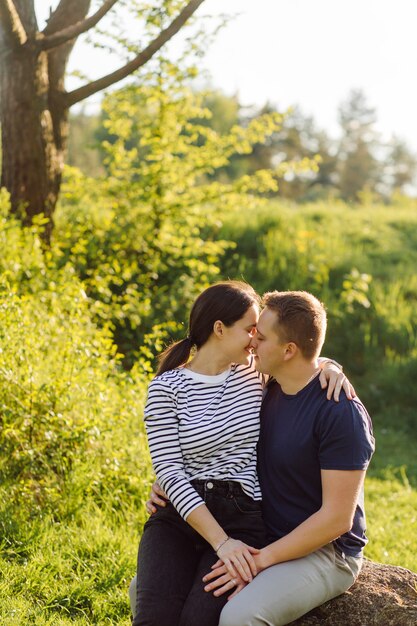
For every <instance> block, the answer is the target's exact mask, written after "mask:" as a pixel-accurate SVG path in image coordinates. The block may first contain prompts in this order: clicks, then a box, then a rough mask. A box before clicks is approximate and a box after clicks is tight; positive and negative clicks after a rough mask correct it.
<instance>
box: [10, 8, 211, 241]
mask: <svg viewBox="0 0 417 626" xmlns="http://www.w3.org/2000/svg"><path fill="white" fill-rule="evenodd" d="M117 1H118V0H102V3H101V5H100V7H99V9H98V10H97V11H96V12H95V13H94V14H93V15H91V16H90V17H88V18H87V17H86V16H87V14H88V11H89V9H90V4H91V0H60V2H59V3H58V5H57V7H56V9H55V11H54V12H53V13H52V14H51V17H50V18H49V20H48V25H47V26H46V28H45V29H44V30H43V31H42V32H40V31H39V30H38V26H37V21H36V14H35V6H34V0H0V94H1V99H0V123H1V129H2V131H1V132H2V168H1V169H2V171H1V185H2V186H3V187H6V189H7V190H8V191H9V193H10V197H11V204H12V210H13V211H14V212H15V213H17V214H18V215H19V216H20V217H21V218H22V219H23V221H24V222H25V223H27V224H30V223H31V222H32V220H33V218H34V217H35V216H36V215H39V214H41V213H43V214H44V215H45V217H47V218H48V220H49V221H48V223H47V224H46V227H45V240H46V241H47V242H48V241H49V239H50V235H51V232H52V228H53V215H54V211H55V206H56V203H57V200H58V195H59V189H60V185H61V179H62V171H63V167H64V158H65V153H66V148H67V138H68V111H69V108H70V107H71V106H72V105H74V104H76V103H77V102H80V101H81V100H83V99H84V98H87V97H89V96H91V95H93V94H94V93H98V92H99V91H101V90H103V89H106V88H107V87H110V86H111V85H113V84H115V83H116V82H118V81H119V80H122V79H123V78H126V77H127V76H129V75H130V74H131V73H132V72H134V71H135V70H137V69H138V68H139V67H141V66H142V65H144V64H145V63H146V62H147V61H148V60H149V59H150V58H152V56H153V55H154V54H155V53H156V52H157V51H158V50H160V49H161V47H162V46H163V45H164V44H165V43H166V42H167V41H169V39H171V37H173V35H175V34H176V33H177V32H178V31H179V30H180V29H181V28H182V26H183V25H184V24H185V22H186V21H187V20H188V19H189V17H190V16H191V15H192V14H193V13H194V12H195V11H196V10H197V8H198V7H199V6H200V4H202V2H203V1H204V0H189V1H188V2H187V3H186V4H185V6H184V7H183V9H182V10H181V11H180V12H179V14H178V15H177V16H176V17H175V18H174V19H173V20H172V22H171V23H170V24H169V25H168V26H167V27H166V28H164V29H162V30H161V31H160V32H159V34H158V35H157V36H156V37H155V38H154V39H153V40H151V41H150V42H149V44H148V45H147V46H146V47H145V48H144V49H143V50H142V51H141V52H140V53H139V54H138V55H137V56H136V57H135V58H134V59H132V60H131V61H129V62H128V63H126V64H125V65H124V66H122V67H121V68H119V69H118V70H116V71H114V72H111V73H110V74H107V75H105V76H103V77H102V78H100V79H98V80H95V81H92V82H91V83H88V84H87V85H84V86H83V87H81V88H79V89H75V90H74V91H72V92H70V93H67V92H66V91H65V85H64V77H65V68H66V65H67V61H68V58H69V55H70V53H71V50H72V48H73V46H74V43H75V41H76V39H77V37H78V36H79V35H81V34H82V33H84V32H87V31H88V30H89V29H90V28H93V27H94V26H95V25H96V24H97V23H98V22H99V21H100V20H101V19H102V18H103V17H104V15H106V14H107V13H108V12H109V11H110V9H111V8H112V7H113V6H114V5H116V3H117ZM168 4H169V3H168Z"/></svg>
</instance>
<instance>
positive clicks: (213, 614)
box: [180, 480, 266, 626]
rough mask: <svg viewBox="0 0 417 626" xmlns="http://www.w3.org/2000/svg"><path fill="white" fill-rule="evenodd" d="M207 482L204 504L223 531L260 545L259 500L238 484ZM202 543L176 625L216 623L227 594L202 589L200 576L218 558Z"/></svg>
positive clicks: (214, 625) (262, 536)
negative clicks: (179, 618)
mask: <svg viewBox="0 0 417 626" xmlns="http://www.w3.org/2000/svg"><path fill="white" fill-rule="evenodd" d="M207 482H208V483H209V484H211V485H212V487H211V488H206V490H205V492H204V496H205V500H206V504H207V506H208V507H209V509H210V511H211V513H212V514H213V515H214V517H215V518H216V519H217V521H218V522H219V523H220V524H221V526H222V527H223V528H224V530H225V532H226V533H227V534H229V535H230V536H231V537H234V538H235V539H240V540H241V541H244V542H245V543H247V544H248V545H251V546H254V547H255V548H261V547H263V546H264V545H265V543H266V536H265V528H264V525H263V521H262V517H261V507H260V503H259V502H255V501H254V500H252V499H251V498H249V496H247V495H245V494H244V493H243V491H242V489H241V487H240V485H239V484H238V483H230V482H228V481H225V482H224V483H223V484H222V482H221V481H219V482H218V481H214V480H213V481H207ZM206 546H207V548H206V549H205V550H204V552H203V554H202V555H201V558H200V560H199V563H198V566H197V569H196V574H195V579H194V583H193V586H192V588H191V590H190V593H189V594H188V597H187V601H186V603H185V604H184V609H183V612H182V614H181V620H180V626H195V625H196V624H198V626H218V623H219V617H220V612H221V610H222V608H223V607H224V605H225V604H226V602H227V596H228V595H230V593H231V592H230V593H228V594H224V595H223V596H220V597H216V596H214V595H213V594H212V593H208V592H206V591H204V583H203V581H202V578H203V576H204V575H205V574H207V573H208V572H209V571H210V568H211V566H212V565H213V563H215V562H216V561H217V560H218V557H217V555H216V554H215V552H214V550H213V549H212V548H211V547H210V546H209V545H208V544H206Z"/></svg>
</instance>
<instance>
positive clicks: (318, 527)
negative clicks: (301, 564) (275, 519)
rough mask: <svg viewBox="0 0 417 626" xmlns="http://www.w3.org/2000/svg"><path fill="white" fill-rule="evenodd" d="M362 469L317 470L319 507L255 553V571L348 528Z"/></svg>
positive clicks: (302, 552) (299, 553) (295, 556)
mask: <svg viewBox="0 0 417 626" xmlns="http://www.w3.org/2000/svg"><path fill="white" fill-rule="evenodd" d="M365 473H366V472H365V470H347V471H345V470H321V481H322V491H323V500H322V506H321V507H320V509H319V510H318V511H317V512H316V513H314V514H313V515H311V516H310V517H309V518H308V519H306V520H305V521H304V522H303V523H302V524H300V525H299V526H297V528H295V529H294V530H293V531H291V532H290V533H288V535H286V536H285V537H282V538H281V539H278V541H275V542H274V543H271V544H270V545H269V546H266V548H263V549H262V550H261V552H260V554H259V555H257V556H255V561H256V564H257V566H258V570H260V571H261V570H262V569H265V568H266V567H269V566H270V565H274V564H275V563H282V562H283V561H292V560H293V559H298V558H300V557H303V556H306V555H307V554H310V553H311V552H314V551H315V550H318V548H321V547H322V546H324V545H326V544H327V543H329V542H330V541H333V540H334V539H337V537H340V535H343V533H345V532H347V531H348V530H350V529H351V528H352V525H353V517H354V515H355V510H356V504H357V501H358V496H359V493H360V490H361V488H362V485H363V481H364V479H365Z"/></svg>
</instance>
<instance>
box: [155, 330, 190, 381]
mask: <svg viewBox="0 0 417 626" xmlns="http://www.w3.org/2000/svg"><path fill="white" fill-rule="evenodd" d="M193 345H194V342H193V340H192V339H191V337H189V336H188V337H186V338H185V339H181V340H180V341H176V342H175V343H173V344H171V345H170V346H168V348H166V349H165V350H164V351H163V352H162V354H160V355H159V357H158V361H159V365H158V370H157V372H156V375H157V376H158V375H159V374H163V373H164V372H166V371H168V370H173V369H175V368H176V367H180V365H184V364H185V363H187V361H188V359H189V358H190V353H191V348H192V347H193Z"/></svg>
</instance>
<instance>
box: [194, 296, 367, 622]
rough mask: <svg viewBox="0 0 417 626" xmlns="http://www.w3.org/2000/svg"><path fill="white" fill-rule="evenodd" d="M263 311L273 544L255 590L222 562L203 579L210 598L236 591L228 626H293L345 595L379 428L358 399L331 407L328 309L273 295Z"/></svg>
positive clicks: (360, 538) (262, 453)
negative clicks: (325, 349) (324, 371)
mask: <svg viewBox="0 0 417 626" xmlns="http://www.w3.org/2000/svg"><path fill="white" fill-rule="evenodd" d="M264 304H265V309H264V310H263V312H262V313H261V316H260V319H259V322H258V325H257V332H256V335H255V337H254V339H253V341H252V346H253V350H254V353H255V360H256V367H257V369H258V370H259V371H260V372H262V373H265V374H269V375H271V377H272V379H271V381H270V382H269V384H268V386H267V389H266V393H265V397H264V401H263V405H262V411H261V434H260V439H259V444H258V473H259V479H260V483H261V489H262V494H263V517H264V521H265V524H266V527H267V530H268V534H269V540H270V542H271V543H269V544H268V545H267V546H266V547H265V548H263V549H262V550H261V551H260V553H259V555H255V556H254V559H255V562H256V565H257V569H258V572H259V573H258V575H257V576H256V577H255V578H254V580H253V581H252V582H251V583H250V584H246V583H245V582H244V581H243V580H241V579H239V578H236V577H235V578H231V576H230V575H229V574H228V573H227V572H226V570H225V567H224V566H223V565H222V563H221V562H219V563H218V564H217V565H218V567H216V568H215V569H214V570H213V571H212V572H211V573H209V574H207V575H206V576H205V578H204V581H205V582H206V583H208V584H207V585H206V587H205V589H206V591H207V592H214V593H215V594H216V595H221V594H222V593H226V592H228V593H230V591H232V590H234V592H233V593H232V596H231V601H230V602H228V604H227V605H226V606H225V608H224V609H223V611H222V614H221V620H220V626H257V625H261V624H262V625H263V626H264V625H265V624H269V625H271V626H279V625H281V624H288V623H290V622H291V621H293V620H295V619H297V618H298V617H300V616H301V615H303V614H305V613H307V612H308V611H310V610H311V609H313V608H314V607H316V606H319V605H320V604H322V603H323V602H326V601H327V600H330V599H331V598H333V597H335V596H337V595H339V594H341V593H343V592H344V591H346V589H348V588H349V587H350V586H351V585H352V583H353V582H354V580H355V579H356V577H357V575H358V573H359V571H360V568H361V564H362V550H363V547H364V545H365V543H366V537H365V517H364V511H363V481H364V477H365V471H366V468H367V466H368V463H369V460H370V458H371V456H372V453H373V450H374V439H373V436H372V426H371V422H370V418H369V416H368V414H367V412H366V410H365V408H364V407H363V405H362V404H361V402H360V401H359V400H358V399H357V398H355V399H353V400H350V401H349V400H348V399H347V398H346V396H345V394H342V396H341V398H340V402H337V403H336V402H334V401H332V400H331V401H328V400H327V397H326V391H325V390H323V389H322V387H321V386H320V384H319V381H318V373H319V371H320V370H319V366H318V355H319V354H320V350H321V348H322V345H323V343H324V338H325V332H326V313H325V310H324V307H323V305H322V304H321V303H320V302H319V301H318V300H317V299H316V298H315V297H314V296H312V295H311V294H308V293H306V292H272V293H268V294H266V295H265V296H264ZM196 619H197V621H198V618H196ZM197 621H196V623H197Z"/></svg>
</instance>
